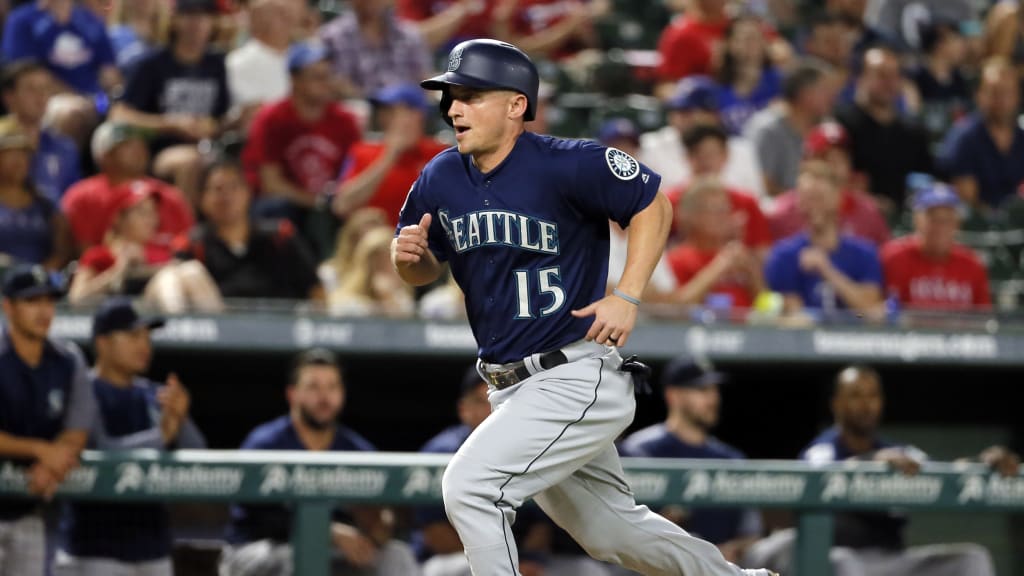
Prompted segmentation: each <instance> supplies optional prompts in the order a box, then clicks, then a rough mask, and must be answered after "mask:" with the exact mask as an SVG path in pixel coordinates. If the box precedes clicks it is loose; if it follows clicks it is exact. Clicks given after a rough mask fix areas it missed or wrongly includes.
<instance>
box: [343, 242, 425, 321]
mask: <svg viewBox="0 0 1024 576" xmlns="http://www.w3.org/2000/svg"><path fill="white" fill-rule="evenodd" d="M394 237H395V232H394V230H392V229H391V227H389V226H378V227H376V228H373V229H371V230H369V231H368V232H367V233H366V234H365V235H364V236H363V237H362V239H361V240H359V244H358V245H357V246H356V250H355V253H354V254H353V258H352V263H351V266H349V267H348V268H346V269H345V275H344V276H343V277H342V278H341V283H340V285H339V286H338V288H337V289H335V290H334V291H333V292H331V294H330V297H329V298H328V307H329V311H330V313H331V314H334V315H337V316H389V317H392V318H408V317H410V316H412V315H413V312H414V310H415V304H414V301H413V290H412V287H410V286H409V285H408V284H406V283H405V282H402V279H401V278H400V277H399V276H398V273H397V272H396V271H395V268H394V266H392V265H391V240H392V239H393V238H394Z"/></svg>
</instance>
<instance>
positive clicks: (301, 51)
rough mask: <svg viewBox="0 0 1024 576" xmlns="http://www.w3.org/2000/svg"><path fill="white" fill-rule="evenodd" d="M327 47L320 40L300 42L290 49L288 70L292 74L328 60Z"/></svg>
mask: <svg viewBox="0 0 1024 576" xmlns="http://www.w3.org/2000/svg"><path fill="white" fill-rule="evenodd" d="M327 56H328V54H327V48H324V46H323V44H320V43H319V42H298V43H296V44H292V47H291V48H289V49H288V72H291V73H292V74H294V73H296V72H301V71H302V70H303V69H305V68H307V67H309V66H311V65H313V64H316V63H317V62H322V61H324V60H327Z"/></svg>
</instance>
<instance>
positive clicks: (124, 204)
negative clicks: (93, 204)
mask: <svg viewBox="0 0 1024 576" xmlns="http://www.w3.org/2000/svg"><path fill="white" fill-rule="evenodd" d="M150 198H153V199H154V200H156V201H157V202H159V201H160V196H159V193H158V192H157V190H156V188H155V187H153V186H152V185H151V184H149V183H148V182H146V181H145V180H136V181H134V182H132V183H131V184H129V185H127V186H119V187H118V188H116V189H115V190H114V199H113V202H111V208H110V211H109V212H108V213H107V214H108V215H109V219H108V220H107V225H106V230H110V229H111V228H112V227H113V226H114V223H115V222H117V218H118V216H120V215H121V213H122V212H124V211H125V210H128V209H130V208H134V207H135V206H138V205H139V204H140V203H141V202H142V201H144V200H148V199H150Z"/></svg>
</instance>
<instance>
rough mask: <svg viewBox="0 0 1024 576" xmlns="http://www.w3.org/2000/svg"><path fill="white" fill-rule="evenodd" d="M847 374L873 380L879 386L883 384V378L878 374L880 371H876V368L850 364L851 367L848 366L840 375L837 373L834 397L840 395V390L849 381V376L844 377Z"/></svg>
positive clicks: (833, 391)
mask: <svg viewBox="0 0 1024 576" xmlns="http://www.w3.org/2000/svg"><path fill="white" fill-rule="evenodd" d="M845 374H851V375H852V374H856V375H857V376H860V377H861V378H871V379H873V380H875V381H876V382H878V383H879V384H881V383H882V376H881V375H880V374H879V373H878V370H875V369H874V368H872V367H871V366H868V365H867V364H850V365H849V366H846V367H845V368H843V369H842V370H840V371H839V372H838V373H836V378H835V381H834V382H833V385H832V396H833V397H834V396H835V395H836V394H839V388H841V387H842V385H843V382H845V381H847V380H848V379H849V376H844V375H845Z"/></svg>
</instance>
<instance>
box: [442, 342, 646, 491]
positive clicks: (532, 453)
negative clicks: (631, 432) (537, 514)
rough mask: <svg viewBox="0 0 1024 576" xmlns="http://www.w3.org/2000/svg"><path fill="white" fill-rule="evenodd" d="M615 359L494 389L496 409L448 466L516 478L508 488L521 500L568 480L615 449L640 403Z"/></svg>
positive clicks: (486, 478)
mask: <svg viewBox="0 0 1024 576" xmlns="http://www.w3.org/2000/svg"><path fill="white" fill-rule="evenodd" d="M613 361H614V362H616V363H615V365H614V366H613V365H612V362H613ZM617 361H618V360H617V357H616V358H615V359H610V358H588V359H584V360H580V361H577V362H572V363H570V364H565V365H563V366H559V367H557V368H553V369H551V370H547V371H545V372H542V373H541V374H538V375H537V376H534V377H532V378H530V379H528V380H526V381H524V382H522V383H521V384H519V385H518V386H517V387H514V388H511V389H508V390H503V391H499V392H495V393H493V394H492V403H493V404H494V405H495V406H496V409H495V411H494V413H493V414H491V416H489V417H488V418H487V420H485V421H484V423H483V424H481V425H480V426H479V427H478V428H477V429H476V430H475V431H474V432H473V434H471V435H470V437H469V439H468V440H467V441H466V443H465V444H463V446H462V447H461V448H460V449H459V451H458V452H457V453H456V455H455V457H454V459H453V461H452V465H451V466H450V467H449V468H450V469H452V470H455V471H457V472H458V473H462V474H468V475H471V476H473V477H472V478H465V479H464V480H469V481H473V482H494V481H497V482H499V483H501V482H504V481H505V480H508V479H509V478H510V477H511V478H513V479H514V480H515V482H510V483H509V486H507V487H508V488H510V489H511V490H512V491H514V492H515V493H516V494H517V495H519V496H522V497H523V498H525V497H529V496H532V495H533V494H535V493H537V492H539V491H540V490H543V489H544V488H547V487H548V486H550V485H552V484H555V483H557V482H560V481H561V480H562V479H564V478H566V477H568V476H569V475H570V474H572V473H573V472H575V471H576V470H578V469H579V468H580V467H582V466H583V465H585V464H587V463H588V462H590V461H591V460H592V459H593V458H594V457H595V456H597V455H598V454H599V453H601V452H602V451H604V450H606V449H608V448H609V447H611V445H612V444H611V443H612V441H613V440H614V439H615V437H616V436H617V435H618V434H619V433H620V432H621V431H622V429H624V428H625V427H626V426H627V425H628V424H629V421H630V419H631V418H632V410H633V407H634V406H635V403H634V400H633V396H632V392H631V391H630V392H629V393H628V395H627V390H628V389H629V386H628V385H627V384H626V382H625V379H626V375H624V374H622V373H621V372H619V371H618V370H617V368H618V365H617ZM513 485H514V486H513Z"/></svg>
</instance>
